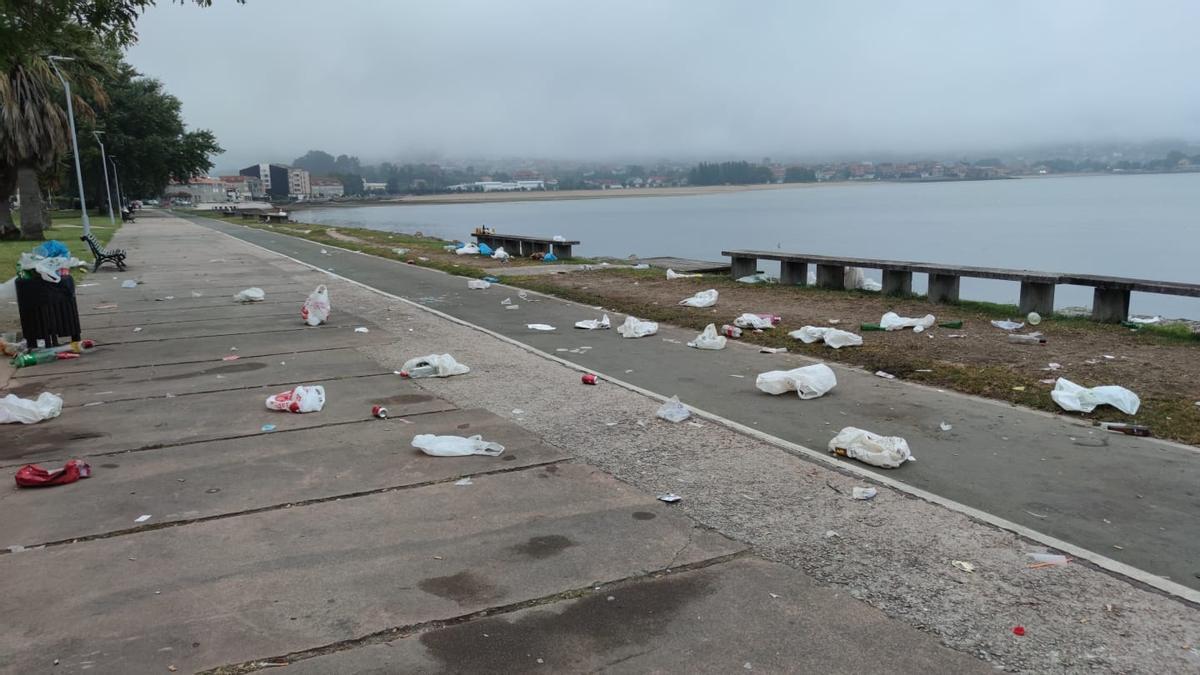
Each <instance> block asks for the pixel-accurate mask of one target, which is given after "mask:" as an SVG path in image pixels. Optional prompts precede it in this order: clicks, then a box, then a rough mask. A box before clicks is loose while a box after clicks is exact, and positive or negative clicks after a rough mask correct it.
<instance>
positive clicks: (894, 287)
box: [883, 270, 912, 295]
mask: <svg viewBox="0 0 1200 675" xmlns="http://www.w3.org/2000/svg"><path fill="white" fill-rule="evenodd" d="M883 294H884V295H912V272H901V271H900V270H884V271H883Z"/></svg>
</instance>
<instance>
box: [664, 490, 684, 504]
mask: <svg viewBox="0 0 1200 675" xmlns="http://www.w3.org/2000/svg"><path fill="white" fill-rule="evenodd" d="M682 499H683V497H680V496H679V495H677V494H675V493H674V492H667V493H665V494H661V495H659V496H658V501H660V502H666V503H668V504H674V503H675V502H677V501H680V500H682Z"/></svg>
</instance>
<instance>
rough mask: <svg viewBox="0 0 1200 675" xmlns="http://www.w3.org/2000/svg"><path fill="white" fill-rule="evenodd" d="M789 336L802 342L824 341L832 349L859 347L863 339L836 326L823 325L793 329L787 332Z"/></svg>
mask: <svg viewBox="0 0 1200 675" xmlns="http://www.w3.org/2000/svg"><path fill="white" fill-rule="evenodd" d="M788 336H789V337H793V338H795V339H797V340H799V341H801V342H803V343H804V344H812V343H814V342H824V343H825V344H826V346H829V347H833V348H834V349H841V348H842V347H859V346H862V343H863V339H862V336H861V335H856V334H854V333H851V332H849V331H844V330H840V329H838V328H826V327H823V326H805V327H803V328H801V329H800V330H794V331H792V332H790V333H788Z"/></svg>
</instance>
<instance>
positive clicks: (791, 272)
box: [779, 260, 808, 286]
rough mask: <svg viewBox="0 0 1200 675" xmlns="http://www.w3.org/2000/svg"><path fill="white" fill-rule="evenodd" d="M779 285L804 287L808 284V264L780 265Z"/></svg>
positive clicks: (781, 263)
mask: <svg viewBox="0 0 1200 675" xmlns="http://www.w3.org/2000/svg"><path fill="white" fill-rule="evenodd" d="M779 283H781V284H783V285H784V286H803V285H805V284H807V283H808V263H798V262H788V261H786V260H784V261H782V262H780V263H779Z"/></svg>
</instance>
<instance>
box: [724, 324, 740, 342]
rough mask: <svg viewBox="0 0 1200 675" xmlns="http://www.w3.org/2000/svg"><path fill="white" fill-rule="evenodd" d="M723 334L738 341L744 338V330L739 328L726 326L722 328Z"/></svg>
mask: <svg viewBox="0 0 1200 675" xmlns="http://www.w3.org/2000/svg"><path fill="white" fill-rule="evenodd" d="M721 334H722V335H724V336H725V337H728V338H734V339H737V338H740V337H742V329H741V328H738V327H737V326H731V325H729V324H725V325H724V326H721Z"/></svg>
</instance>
